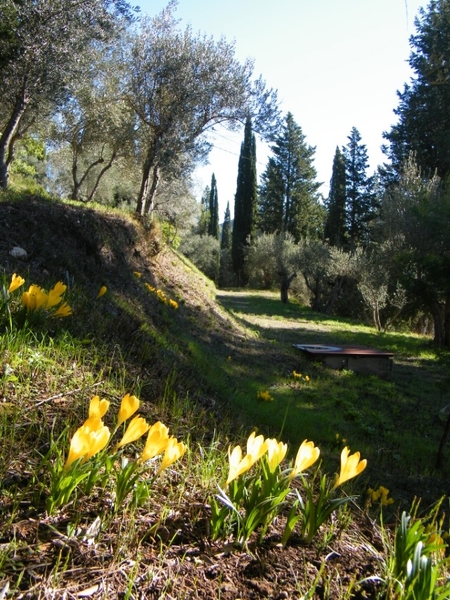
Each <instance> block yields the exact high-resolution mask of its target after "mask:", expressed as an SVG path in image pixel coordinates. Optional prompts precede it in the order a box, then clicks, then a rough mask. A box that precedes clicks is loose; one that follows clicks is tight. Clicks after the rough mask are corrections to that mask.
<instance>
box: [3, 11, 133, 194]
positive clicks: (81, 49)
mask: <svg viewBox="0 0 450 600" xmlns="http://www.w3.org/2000/svg"><path fill="white" fill-rule="evenodd" d="M131 16H132V15H131V10H130V6H129V4H128V3H127V2H125V1H124V0H40V1H39V2H35V1H34V0H20V1H19V0H0V23H1V26H0V33H1V36H0V37H1V43H0V79H1V84H2V102H1V104H0V187H3V188H6V187H7V185H8V168H9V165H10V164H11V162H12V159H13V156H14V146H15V143H16V142H17V140H18V139H20V137H21V136H23V135H24V133H25V132H26V131H27V130H28V129H29V128H30V127H31V125H32V124H33V123H34V121H35V119H36V117H37V116H38V114H39V111H40V112H41V113H42V109H43V108H44V107H45V109H46V110H48V111H51V110H52V109H53V108H54V107H55V106H57V105H58V104H59V103H60V102H62V101H63V99H65V98H66V96H67V88H66V85H67V83H68V82H69V81H71V80H72V79H74V78H76V77H77V76H78V75H79V73H80V70H81V71H82V69H83V68H84V61H83V60H82V57H83V56H84V55H85V54H86V53H87V52H89V49H90V47H91V44H93V43H94V42H97V43H101V42H104V41H107V40H111V39H112V36H114V35H115V34H116V33H117V31H118V30H119V25H120V23H121V18H122V17H124V18H126V19H131ZM4 34H5V35H4Z"/></svg>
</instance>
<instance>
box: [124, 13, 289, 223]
mask: <svg viewBox="0 0 450 600" xmlns="http://www.w3.org/2000/svg"><path fill="white" fill-rule="evenodd" d="M175 8H176V2H170V3H169V5H168V6H167V8H166V9H165V10H163V11H162V12H161V13H160V14H159V15H158V16H156V17H155V18H153V19H148V18H146V19H143V20H142V22H141V24H140V28H139V30H138V31H136V32H135V33H134V35H133V38H132V39H131V40H130V44H129V54H128V59H127V69H126V72H127V74H128V80H127V81H126V82H125V86H126V88H127V100H128V102H129V105H130V106H131V107H132V109H133V110H134V112H135V114H136V117H137V119H138V135H139V143H140V152H141V164H142V181H141V186H140V192H139V200H138V206H137V211H138V213H140V214H141V215H145V214H151V213H152V211H153V202H154V198H155V193H156V189H157V186H158V183H159V180H160V177H161V175H162V174H164V172H165V171H167V170H170V169H171V168H173V166H174V161H176V160H178V167H180V166H182V163H180V162H179V159H180V156H182V157H188V158H190V159H191V160H192V159H193V160H201V159H203V158H205V157H206V155H207V153H208V151H209V149H210V145H209V144H208V142H207V140H206V137H205V134H206V132H207V131H208V130H209V129H211V128H213V127H214V125H217V124H219V123H223V124H226V125H227V126H228V127H229V128H230V129H233V128H237V127H238V126H239V124H241V123H244V122H245V120H246V118H247V116H250V117H251V118H252V120H253V123H254V125H255V130H258V131H259V132H261V133H267V132H268V131H271V130H272V127H273V126H274V125H275V124H276V123H277V120H278V106H277V100H276V93H275V92H274V91H273V90H268V89H267V88H266V85H265V83H264V81H263V80H262V79H261V78H259V79H256V80H253V63H252V61H250V60H247V61H245V62H244V63H242V64H241V63H240V62H239V61H238V60H237V59H236V57H235V47H234V44H233V43H230V42H227V41H226V40H225V39H224V38H220V39H219V40H218V41H215V40H214V39H213V38H211V37H207V36H206V35H202V34H193V32H192V30H191V28H190V27H186V29H184V30H181V29H180V28H179V27H178V23H177V21H176V19H175V17H174V11H175Z"/></svg>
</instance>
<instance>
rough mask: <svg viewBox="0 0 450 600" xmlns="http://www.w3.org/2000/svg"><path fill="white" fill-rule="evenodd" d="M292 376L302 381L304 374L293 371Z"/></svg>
mask: <svg viewBox="0 0 450 600" xmlns="http://www.w3.org/2000/svg"><path fill="white" fill-rule="evenodd" d="M292 375H293V376H294V377H295V378H296V379H301V378H302V374H301V373H297V371H292Z"/></svg>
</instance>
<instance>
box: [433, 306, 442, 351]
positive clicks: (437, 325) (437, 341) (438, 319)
mask: <svg viewBox="0 0 450 600" xmlns="http://www.w3.org/2000/svg"><path fill="white" fill-rule="evenodd" d="M430 309H431V314H432V315H433V321H434V345H435V346H436V347H437V348H441V347H442V346H443V345H444V342H445V328H444V319H443V315H442V307H441V305H440V304H439V302H438V300H434V301H433V302H432V303H431V306H430Z"/></svg>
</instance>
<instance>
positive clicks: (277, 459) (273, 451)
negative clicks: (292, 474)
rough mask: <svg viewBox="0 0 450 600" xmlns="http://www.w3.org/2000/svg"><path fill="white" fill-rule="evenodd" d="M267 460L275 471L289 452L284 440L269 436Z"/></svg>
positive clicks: (272, 470) (267, 440)
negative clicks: (279, 440)
mask: <svg viewBox="0 0 450 600" xmlns="http://www.w3.org/2000/svg"><path fill="white" fill-rule="evenodd" d="M266 443H267V462H268V463H269V468H270V470H271V472H272V473H273V472H274V471H275V469H276V468H277V467H278V465H279V464H280V463H281V461H282V460H283V458H284V457H285V456H286V452H287V444H284V443H283V442H278V441H277V440H275V439H272V438H267V439H266Z"/></svg>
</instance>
